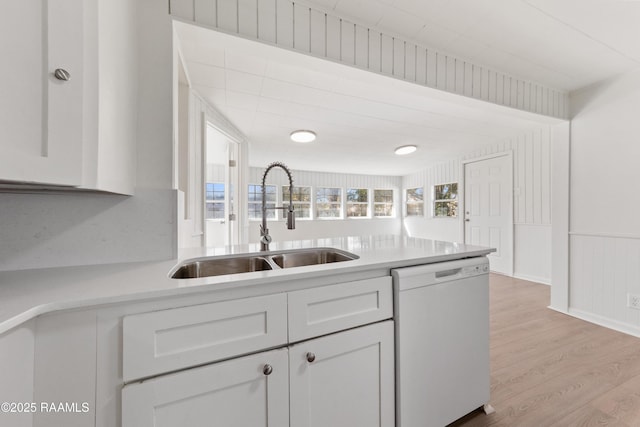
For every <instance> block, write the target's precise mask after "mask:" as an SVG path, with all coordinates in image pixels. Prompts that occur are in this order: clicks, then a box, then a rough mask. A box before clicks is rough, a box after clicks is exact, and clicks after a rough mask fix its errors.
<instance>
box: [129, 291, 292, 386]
mask: <svg viewBox="0 0 640 427" xmlns="http://www.w3.org/2000/svg"><path fill="white" fill-rule="evenodd" d="M286 312H287V297H286V295H285V294H277V295H269V296H264V297H255V298H247V299H241V300H233V301H223V302H218V303H212V304H202V305H197V306H191V307H183V308H175V309H169V310H163V311H156V312H152V313H144V314H136V315H132V316H126V317H125V318H124V321H123V368H122V370H123V378H124V381H125V382H128V381H131V380H133V379H138V378H143V377H149V376H153V375H157V374H161V373H163V372H169V371H175V370H178V369H183V368H187V367H190V366H196V365H200V364H204V363H208V362H213V361H216V360H220V359H224V358H228V357H233V356H237V355H241V354H245V353H249V352H253V351H257V350H262V349H266V348H270V347H275V346H278V345H283V344H286V343H287V317H286Z"/></svg>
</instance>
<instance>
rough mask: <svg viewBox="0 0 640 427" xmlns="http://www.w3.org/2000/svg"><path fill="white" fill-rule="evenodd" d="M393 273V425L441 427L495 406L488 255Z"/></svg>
mask: <svg viewBox="0 0 640 427" xmlns="http://www.w3.org/2000/svg"><path fill="white" fill-rule="evenodd" d="M392 275H393V288H394V297H395V298H394V306H395V307H394V309H395V327H396V399H397V403H396V408H397V409H396V411H397V412H396V418H397V419H396V424H397V426H396V427H443V426H446V425H447V424H449V423H451V422H453V421H455V420H457V419H458V418H460V417H462V416H464V415H466V414H468V413H469V412H471V411H473V410H475V409H477V408H479V407H481V406H483V405H485V404H487V407H486V408H489V409H490V406H488V402H489V393H490V389H489V387H490V384H489V375H490V372H489V261H488V260H487V258H486V257H477V258H468V259H461V260H456V261H448V262H441V263H436V264H425V265H420V266H416V267H406V268H399V269H395V270H392ZM486 408H485V409H486Z"/></svg>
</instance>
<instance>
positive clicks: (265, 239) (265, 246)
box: [260, 162, 296, 251]
mask: <svg viewBox="0 0 640 427" xmlns="http://www.w3.org/2000/svg"><path fill="white" fill-rule="evenodd" d="M275 167H279V168H282V169H283V170H284V171H285V172H286V173H287V176H288V177H289V207H288V208H285V207H284V206H282V207H276V208H273V209H282V210H285V209H286V211H287V228H288V229H289V230H293V229H295V228H296V217H295V215H294V213H293V202H292V200H293V178H292V177H291V171H290V170H289V168H287V167H286V166H285V165H284V163H281V162H273V163H271V164H270V165H269V166H267V169H266V170H265V171H264V175H262V224H260V250H261V251H268V250H269V243H271V236H270V235H269V229H268V228H267V189H266V185H265V181H266V180H267V174H268V173H269V171H270V170H271V169H273V168H275Z"/></svg>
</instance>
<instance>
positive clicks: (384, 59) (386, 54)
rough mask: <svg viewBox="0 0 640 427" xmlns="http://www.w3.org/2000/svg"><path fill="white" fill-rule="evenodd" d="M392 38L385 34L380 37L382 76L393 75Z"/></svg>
mask: <svg viewBox="0 0 640 427" xmlns="http://www.w3.org/2000/svg"><path fill="white" fill-rule="evenodd" d="M393 49H394V40H393V37H391V36H388V35H386V34H382V35H381V36H380V71H381V72H382V73H383V74H387V75H393V65H394V59H393V53H394V52H393Z"/></svg>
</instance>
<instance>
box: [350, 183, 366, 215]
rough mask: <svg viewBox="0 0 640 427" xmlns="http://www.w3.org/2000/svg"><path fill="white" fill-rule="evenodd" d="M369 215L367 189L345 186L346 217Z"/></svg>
mask: <svg viewBox="0 0 640 427" xmlns="http://www.w3.org/2000/svg"><path fill="white" fill-rule="evenodd" d="M368 216H369V190H367V189H366V188H347V217H348V218H357V217H365V218H366V217H368Z"/></svg>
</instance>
